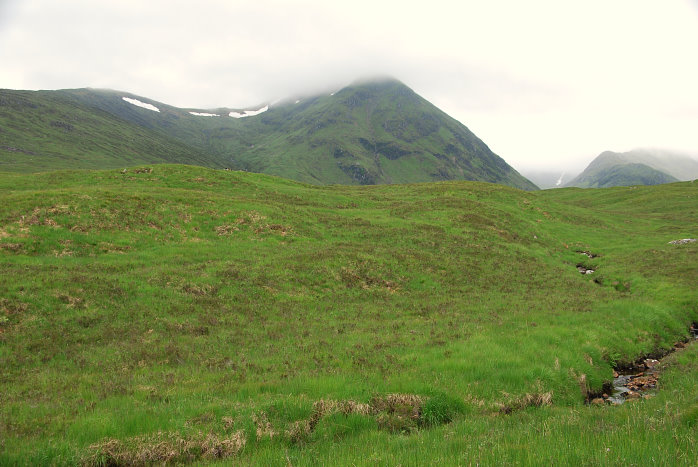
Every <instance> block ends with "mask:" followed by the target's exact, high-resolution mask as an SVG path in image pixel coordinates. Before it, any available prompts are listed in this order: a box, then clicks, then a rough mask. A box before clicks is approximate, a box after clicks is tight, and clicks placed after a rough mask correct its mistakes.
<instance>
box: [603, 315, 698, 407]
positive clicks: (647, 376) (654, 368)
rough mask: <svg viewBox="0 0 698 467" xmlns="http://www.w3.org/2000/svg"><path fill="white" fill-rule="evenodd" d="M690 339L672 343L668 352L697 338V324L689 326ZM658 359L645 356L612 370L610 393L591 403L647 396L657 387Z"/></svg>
mask: <svg viewBox="0 0 698 467" xmlns="http://www.w3.org/2000/svg"><path fill="white" fill-rule="evenodd" d="M690 333H691V339H690V340H689V341H688V342H679V343H677V344H675V345H674V347H673V349H671V350H670V351H669V352H668V353H667V355H668V354H671V353H673V352H675V351H677V350H679V349H682V348H684V347H685V346H686V345H688V344H690V343H692V342H695V341H696V340H698V324H696V323H693V324H692V325H691V328H690ZM660 363H661V361H660V360H655V359H653V358H645V359H643V360H642V361H640V362H639V363H636V364H634V365H632V366H631V367H630V368H627V369H623V370H615V371H614V372H613V391H612V392H611V394H610V395H609V394H603V397H599V398H596V399H594V400H592V401H591V403H592V404H602V403H604V402H605V403H608V404H613V405H619V404H623V403H624V402H625V401H627V400H632V399H643V398H645V399H646V398H649V397H652V396H653V395H654V393H655V392H656V389H657V379H658V378H659V368H660V367H661V366H660V365H659V364H660Z"/></svg>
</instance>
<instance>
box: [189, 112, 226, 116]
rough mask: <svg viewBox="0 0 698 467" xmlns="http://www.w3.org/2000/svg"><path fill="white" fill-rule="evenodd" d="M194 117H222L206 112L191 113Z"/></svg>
mask: <svg viewBox="0 0 698 467" xmlns="http://www.w3.org/2000/svg"><path fill="white" fill-rule="evenodd" d="M189 113H190V114H192V115H196V116H197V117H220V115H218V114H207V113H206V112H189Z"/></svg>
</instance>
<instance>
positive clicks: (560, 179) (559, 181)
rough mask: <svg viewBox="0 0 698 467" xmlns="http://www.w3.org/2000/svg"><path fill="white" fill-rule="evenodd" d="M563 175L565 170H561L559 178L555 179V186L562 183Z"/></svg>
mask: <svg viewBox="0 0 698 467" xmlns="http://www.w3.org/2000/svg"><path fill="white" fill-rule="evenodd" d="M564 176H565V172H562V174H561V175H560V178H558V179H557V182H556V183H555V186H560V185H562V177H564Z"/></svg>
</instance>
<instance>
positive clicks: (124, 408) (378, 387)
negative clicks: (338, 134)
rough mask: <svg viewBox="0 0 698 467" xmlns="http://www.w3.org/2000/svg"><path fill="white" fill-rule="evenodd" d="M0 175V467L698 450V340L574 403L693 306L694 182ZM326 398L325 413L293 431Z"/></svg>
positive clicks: (493, 458) (490, 459)
mask: <svg viewBox="0 0 698 467" xmlns="http://www.w3.org/2000/svg"><path fill="white" fill-rule="evenodd" d="M0 193H2V199H3V203H2V205H1V206H0V274H1V276H0V278H1V279H0V300H1V301H0V366H1V367H2V373H1V374H2V376H1V379H0V387H1V392H2V399H1V401H0V464H13V463H20V464H22V463H24V464H73V463H76V462H88V463H89V462H94V463H98V462H106V461H107V457H108V456H107V455H108V454H109V453H110V452H111V453H112V454H113V455H114V456H116V455H117V454H116V453H115V452H116V451H114V452H112V451H110V450H109V449H112V450H118V449H122V450H125V451H126V454H124V455H125V456H126V455H131V456H133V455H136V454H138V453H141V454H143V455H148V453H157V452H161V451H158V449H164V451H163V452H169V453H172V452H175V451H176V453H177V455H178V456H179V457H177V456H174V457H171V458H169V459H170V460H171V461H191V460H198V461H200V462H216V453H227V455H228V454H229V455H232V456H234V457H233V458H234V459H235V460H236V461H237V462H241V463H243V464H245V463H247V464H287V463H288V462H291V463H292V464H293V465H306V464H351V463H354V464H365V465H368V464H376V463H377V464H386V465H395V464H434V463H447V464H464V465H467V464H471V463H472V464H476V463H481V464H482V463H484V464H493V463H522V464H537V463H545V464H550V463H573V462H577V463H581V464H599V463H606V464H617V463H629V464H638V465H639V464H645V463H651V462H652V459H654V461H655V462H656V463H668V464H672V463H675V464H682V463H688V464H690V463H691V462H692V460H694V459H695V458H696V455H697V454H698V453H696V448H695V441H696V439H695V438H696V431H695V423H696V419H698V418H697V417H696V404H698V402H697V401H698V389H696V388H697V387H698V385H696V384H695V383H696V378H697V377H696V376H695V371H690V370H691V369H692V368H695V366H696V365H698V349H695V348H689V349H687V350H686V351H683V352H681V353H680V354H676V355H675V356H674V357H673V358H674V364H673V365H672V366H671V368H670V369H669V370H667V372H666V374H665V376H663V379H662V380H661V385H662V390H661V391H660V392H659V394H658V395H657V396H656V397H655V398H653V399H650V400H646V401H641V402H637V403H634V404H628V405H627V406H623V407H615V408H611V407H589V406H586V405H585V404H584V399H585V395H586V394H587V393H589V392H594V391H598V390H600V389H601V386H602V384H603V382H604V381H607V380H609V379H610V378H611V374H612V365H613V364H615V363H617V362H622V361H632V360H634V359H635V358H637V357H638V356H640V355H643V354H647V353H651V352H653V351H656V350H658V349H662V348H669V347H670V346H671V345H672V343H674V342H675V341H677V340H679V339H681V338H684V337H685V336H686V335H687V330H688V326H689V324H690V323H691V322H692V321H694V320H696V319H698V301H697V300H696V298H697V295H698V292H696V289H695V283H696V278H697V277H698V271H697V269H698V261H697V260H696V251H697V250H698V248H697V247H696V244H687V245H669V244H668V243H667V242H668V241H670V240H674V239H677V238H685V237H690V236H695V235H696V231H698V225H697V224H698V222H697V221H696V219H698V213H697V212H696V211H697V210H698V202H697V201H698V198H697V196H698V185H696V184H692V183H679V184H672V185H664V186H656V187H630V188H615V189H606V190H578V189H566V190H555V191H546V192H536V193H525V192H521V191H518V190H515V189H510V188H506V187H502V186H497V185H491V184H483V183H471V182H446V183H437V184H417V185H398V186H373V187H339V186H335V187H317V186H309V185H302V184H298V183H294V182H289V181H286V180H283V179H278V178H274V177H270V176H264V175H255V174H249V173H240V172H230V171H215V170H209V169H203V168H194V167H187V166H174V165H172V166H168V165H161V166H160V165H158V166H150V167H149V170H145V169H144V168H143V167H141V168H129V169H128V170H127V171H126V173H122V171H121V170H110V171H99V172H91V171H80V172H78V171H76V172H53V173H46V174H35V175H12V174H3V175H1V176H0ZM578 251H590V252H593V253H595V254H598V255H599V256H598V257H596V258H593V259H589V258H587V257H586V256H582V255H581V254H580V253H579V252H578ZM580 262H583V263H585V264H586V265H587V266H590V267H591V266H593V268H594V269H595V271H596V272H595V273H594V274H592V275H581V274H579V272H578V271H577V269H576V264H578V263H580ZM395 397H398V398H399V397H404V398H406V399H396V400H400V401H402V403H396V404H393V405H390V404H388V405H385V404H383V405H380V404H379V401H381V400H383V401H385V400H393V399H391V398H395ZM410 397H417V398H418V400H419V401H420V402H419V403H417V402H415V401H416V400H417V399H410ZM318 401H325V402H324V403H326V404H328V405H327V407H334V409H332V410H330V409H327V410H325V411H323V412H322V416H317V417H316V418H317V420H315V421H314V422H313V425H312V429H307V430H306V428H309V427H310V425H308V426H307V427H306V425H304V423H308V424H310V421H311V420H312V419H313V414H316V415H317V414H318V413H319V412H318V408H317V407H318V406H317V404H318ZM405 401H411V402H405ZM333 404H334V405H333ZM351 404H355V405H353V406H352V407H364V409H361V410H359V409H351V410H349V409H347V410H340V409H337V407H348V406H350V405H351ZM323 407H325V406H323ZM366 407H368V409H366ZM506 407H508V408H509V410H503V408H506ZM240 439H244V443H242V442H239V443H238V442H237V441H235V440H240ZM110 442H111V444H108V443H110ZM105 443H106V444H105ZM197 443H198V444H197ZM207 443H208V444H207ZM91 446H92V447H91ZM105 446H108V448H107V447H105ZM156 447H157V448H158V449H156ZM100 449H101V451H100ZM168 449H169V450H168ZM178 449H179V451H177V450H178ZM119 452H121V451H119ZM153 455H155V454H153ZM221 455H222V454H221ZM114 459H116V458H112V460H114ZM119 459H122V460H123V459H127V460H128V459H130V460H131V461H137V459H139V458H137V457H135V458H134V457H123V458H119ZM134 459H135V460H134ZM159 459H160V460H166V458H164V457H160V458H159ZM229 461H230V458H225V459H224V460H222V461H221V462H229Z"/></svg>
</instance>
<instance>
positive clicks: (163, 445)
mask: <svg viewBox="0 0 698 467" xmlns="http://www.w3.org/2000/svg"><path fill="white" fill-rule="evenodd" d="M245 444H247V439H246V438H245V435H244V433H243V432H242V431H236V432H235V433H233V434H231V435H230V436H225V437H218V436H216V435H214V434H208V435H206V436H203V435H200V436H199V437H196V438H191V439H184V438H182V437H181V436H179V435H178V434H176V433H161V432H160V433H157V434H155V435H149V436H138V437H134V438H129V439H127V440H125V441H120V440H117V439H110V440H107V441H103V442H101V443H96V444H93V445H91V446H90V447H89V450H90V451H91V453H90V454H89V455H88V456H87V457H86V458H85V459H83V462H82V464H83V465H86V466H93V465H95V466H96V465H109V466H126V465H129V466H134V465H135V466H140V465H152V464H170V463H182V462H192V461H196V460H198V459H208V460H213V459H226V458H230V457H233V456H235V455H237V454H238V453H239V452H240V451H241V450H242V449H243V448H244V447H245Z"/></svg>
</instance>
